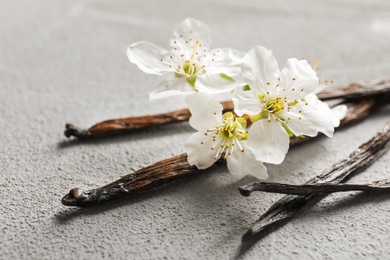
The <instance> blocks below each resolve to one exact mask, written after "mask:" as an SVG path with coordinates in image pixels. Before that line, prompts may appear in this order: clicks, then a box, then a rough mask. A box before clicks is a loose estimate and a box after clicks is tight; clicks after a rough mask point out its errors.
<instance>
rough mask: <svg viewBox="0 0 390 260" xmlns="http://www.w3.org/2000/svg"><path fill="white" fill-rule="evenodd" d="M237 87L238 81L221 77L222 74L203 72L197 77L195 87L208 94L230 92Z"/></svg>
mask: <svg viewBox="0 0 390 260" xmlns="http://www.w3.org/2000/svg"><path fill="white" fill-rule="evenodd" d="M236 87H237V82H235V81H232V80H229V79H226V78H223V77H221V75H212V74H207V73H206V74H202V75H199V76H198V77H197V80H196V82H195V88H196V89H197V90H199V92H204V93H207V94H219V93H224V92H229V91H232V90H234V89H235V88H236Z"/></svg>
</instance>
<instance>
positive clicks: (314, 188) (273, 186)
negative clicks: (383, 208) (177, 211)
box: [238, 179, 390, 197]
mask: <svg viewBox="0 0 390 260" xmlns="http://www.w3.org/2000/svg"><path fill="white" fill-rule="evenodd" d="M238 190H239V191H240V193H241V195H242V196H245V197H248V196H249V195H250V194H251V193H252V192H254V191H263V192H272V193H282V194H291V195H310V194H320V193H333V192H345V191H387V192H388V191H390V179H385V180H379V181H373V182H371V183H365V184H343V183H314V184H301V185H293V184H286V183H275V182H265V181H264V182H255V183H251V184H247V185H244V186H242V187H240V188H239V189H238Z"/></svg>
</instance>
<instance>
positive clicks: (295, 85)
mask: <svg viewBox="0 0 390 260" xmlns="http://www.w3.org/2000/svg"><path fill="white" fill-rule="evenodd" d="M280 87H281V88H283V89H285V91H284V95H285V97H287V100H295V99H296V100H299V99H302V98H304V97H306V96H307V95H308V94H310V93H312V92H313V91H315V89H317V88H318V87H319V79H318V77H317V74H316V72H315V71H314V70H313V69H312V67H311V66H310V65H309V63H308V62H307V61H306V60H297V59H295V58H291V59H288V60H287V63H286V66H284V68H283V69H282V71H281V72H280Z"/></svg>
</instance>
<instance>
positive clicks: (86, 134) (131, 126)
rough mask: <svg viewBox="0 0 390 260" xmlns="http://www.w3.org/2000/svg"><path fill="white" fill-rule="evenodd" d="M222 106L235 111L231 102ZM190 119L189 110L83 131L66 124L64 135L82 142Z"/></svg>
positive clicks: (118, 121)
mask: <svg viewBox="0 0 390 260" xmlns="http://www.w3.org/2000/svg"><path fill="white" fill-rule="evenodd" d="M222 105H223V108H224V112H226V111H232V110H233V103H232V102H231V101H226V102H222ZM190 117H191V113H190V111H189V110H188V109H182V110H178V111H173V112H168V113H163V114H156V115H147V116H137V117H127V118H118V119H111V120H107V121H103V122H100V123H97V124H95V125H94V126H92V127H90V128H89V129H81V128H78V127H76V126H74V125H72V124H66V126H65V132H64V134H65V136H66V137H71V136H74V137H77V138H78V139H80V140H85V139H90V138H96V137H109V136H114V135H121V134H127V133H131V132H136V131H139V130H142V129H146V128H149V127H153V126H162V125H168V124H176V123H181V122H186V121H188V120H189V118H190Z"/></svg>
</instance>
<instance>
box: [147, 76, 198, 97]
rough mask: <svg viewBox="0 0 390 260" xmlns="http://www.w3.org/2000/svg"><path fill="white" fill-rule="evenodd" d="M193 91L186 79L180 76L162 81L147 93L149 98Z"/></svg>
mask: <svg viewBox="0 0 390 260" xmlns="http://www.w3.org/2000/svg"><path fill="white" fill-rule="evenodd" d="M193 93H195V90H194V89H193V88H192V87H191V85H190V84H189V83H188V82H187V79H186V78H185V77H182V78H177V79H170V80H164V81H162V82H161V83H160V84H159V85H158V87H157V89H156V90H154V91H152V92H151V93H150V94H149V100H155V99H159V98H165V97H170V96H177V95H188V94H193Z"/></svg>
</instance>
